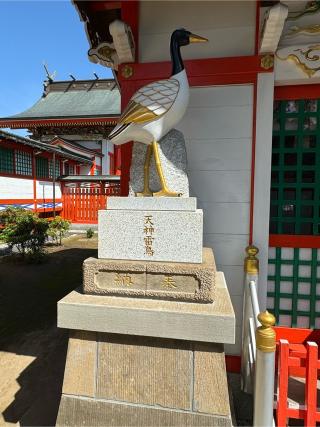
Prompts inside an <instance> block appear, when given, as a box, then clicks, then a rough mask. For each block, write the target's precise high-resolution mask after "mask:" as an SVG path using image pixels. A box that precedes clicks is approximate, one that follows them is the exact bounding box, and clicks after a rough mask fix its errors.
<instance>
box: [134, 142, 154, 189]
mask: <svg viewBox="0 0 320 427" xmlns="http://www.w3.org/2000/svg"><path fill="white" fill-rule="evenodd" d="M152 150H153V149H152V145H148V147H147V151H146V158H145V161H144V167H143V191H142V192H141V193H136V196H138V197H148V196H152V191H151V190H150V187H149V171H150V162H151V156H152Z"/></svg>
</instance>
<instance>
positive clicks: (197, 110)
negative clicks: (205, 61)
mask: <svg viewBox="0 0 320 427" xmlns="http://www.w3.org/2000/svg"><path fill="white" fill-rule="evenodd" d="M199 90H200V89H199ZM204 95H206V94H205V93H204ZM210 95H211V96H214V95H213V94H210ZM210 95H207V96H210ZM200 123H206V126H205V127H203V128H200ZM183 125H184V129H185V132H186V135H188V138H198V137H199V135H201V139H202V138H212V137H214V138H215V139H219V138H227V139H228V138H247V137H251V133H252V106H251V105H241V106H230V107H228V106H221V107H218V106H217V107H190V108H188V111H187V113H186V115H185V116H184V118H183Z"/></svg>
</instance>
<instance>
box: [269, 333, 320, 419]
mask: <svg viewBox="0 0 320 427" xmlns="http://www.w3.org/2000/svg"><path fill="white" fill-rule="evenodd" d="M279 329H280V336H281V335H282V336H283V333H282V332H283V331H281V328H279ZM283 329H287V328H283ZM291 331H294V328H293V329H291ZM301 331H302V332H305V331H308V330H301ZM297 332H298V335H300V338H302V340H301V341H302V342H300V343H296V342H297V341H300V339H294V341H296V342H295V343H292V342H291V343H289V341H288V340H286V339H280V340H279V346H278V369H277V371H278V387H277V398H276V424H277V426H278V427H285V426H287V425H288V420H289V418H294V419H300V420H303V421H304V425H305V426H308V427H313V426H316V423H317V421H320V410H319V409H318V402H317V401H318V396H317V394H318V389H317V381H318V370H319V369H320V360H319V359H318V345H317V343H315V342H311V341H305V340H304V339H303V338H304V335H305V334H303V333H301V332H300V333H299V330H297ZM310 332H311V331H310V330H309V336H310ZM277 335H278V334H277ZM311 335H312V332H311ZM315 335H317V334H315Z"/></svg>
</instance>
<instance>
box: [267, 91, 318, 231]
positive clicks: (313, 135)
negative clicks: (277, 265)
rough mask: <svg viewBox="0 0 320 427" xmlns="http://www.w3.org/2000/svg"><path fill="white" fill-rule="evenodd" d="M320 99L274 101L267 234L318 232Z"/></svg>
mask: <svg viewBox="0 0 320 427" xmlns="http://www.w3.org/2000/svg"><path fill="white" fill-rule="evenodd" d="M319 112H320V101H319V100H311V99H308V100H298V101H276V102H275V108H274V123H273V144H272V171H271V203H270V233H271V234H304V235H319V234H320V115H319Z"/></svg>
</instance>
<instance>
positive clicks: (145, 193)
mask: <svg viewBox="0 0 320 427" xmlns="http://www.w3.org/2000/svg"><path fill="white" fill-rule="evenodd" d="M153 195H154V194H153V193H152V191H150V190H149V189H144V190H143V191H141V192H139V193H136V197H152V196H153Z"/></svg>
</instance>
